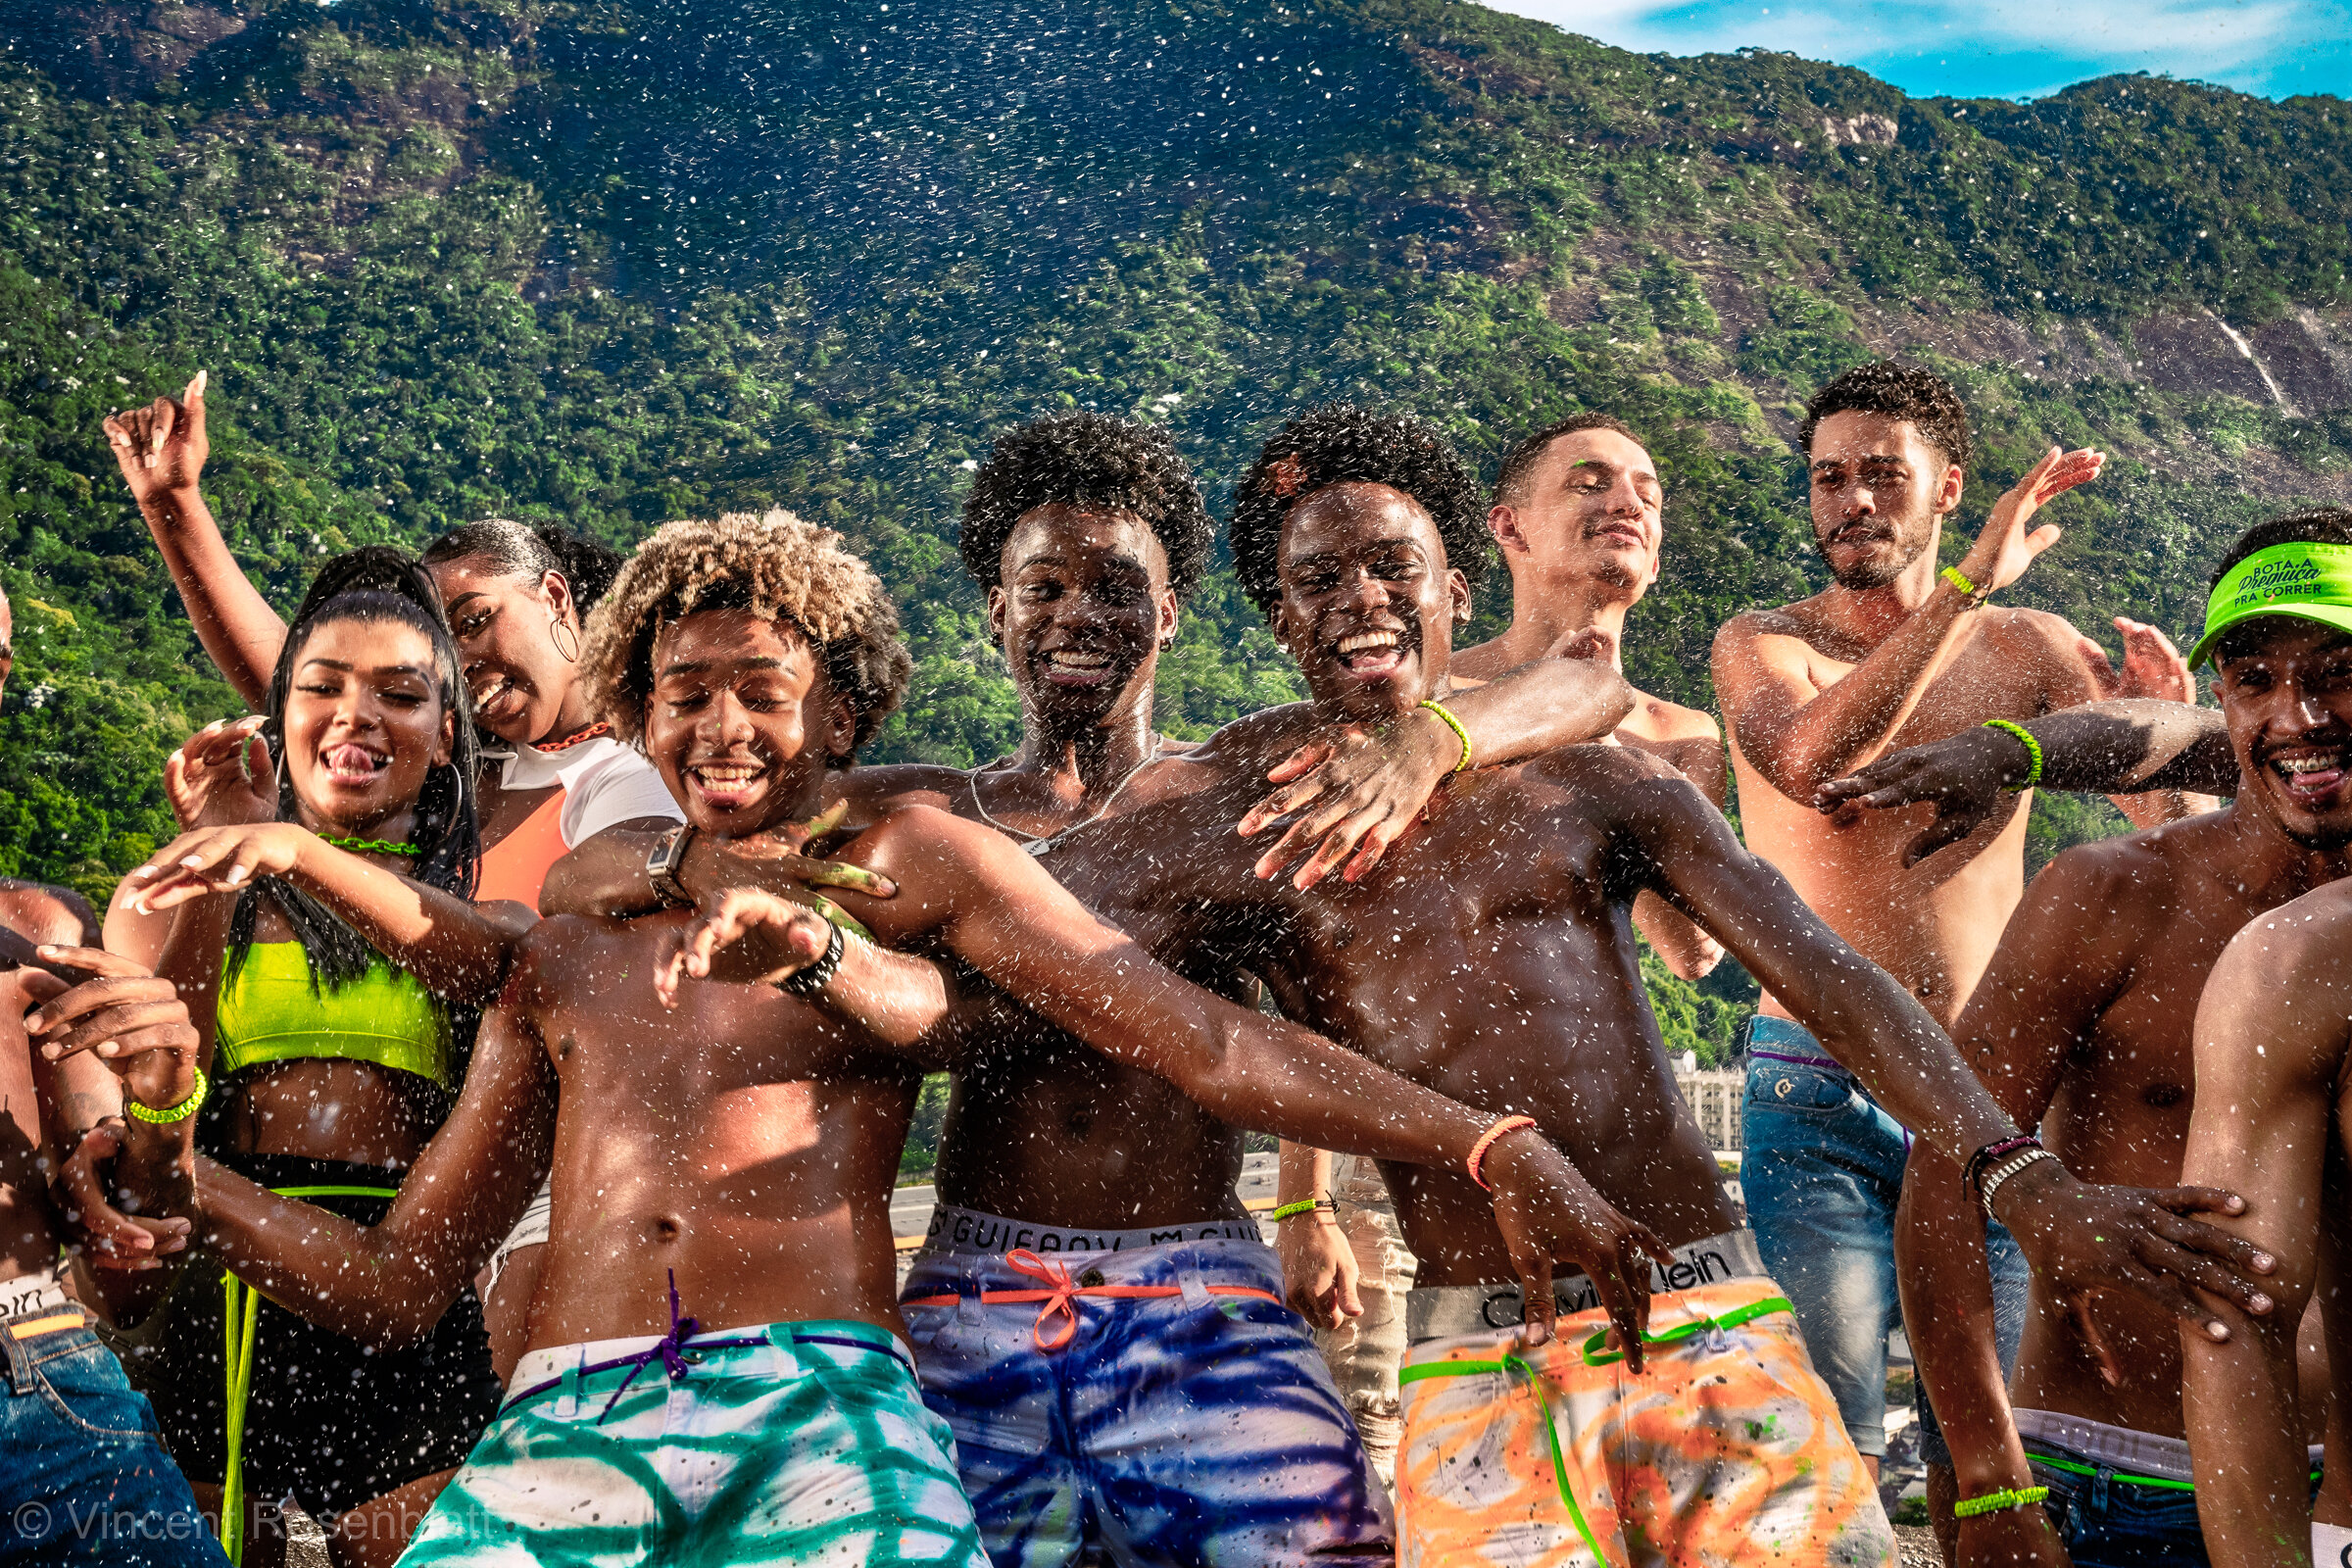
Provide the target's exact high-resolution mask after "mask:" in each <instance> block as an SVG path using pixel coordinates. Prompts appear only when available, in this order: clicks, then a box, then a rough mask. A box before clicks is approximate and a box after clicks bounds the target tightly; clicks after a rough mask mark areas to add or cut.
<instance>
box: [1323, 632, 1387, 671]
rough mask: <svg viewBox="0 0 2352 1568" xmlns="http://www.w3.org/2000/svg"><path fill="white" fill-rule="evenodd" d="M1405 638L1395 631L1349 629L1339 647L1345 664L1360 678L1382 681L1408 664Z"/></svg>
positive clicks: (1342, 663) (1342, 664)
mask: <svg viewBox="0 0 2352 1568" xmlns="http://www.w3.org/2000/svg"><path fill="white" fill-rule="evenodd" d="M1403 644H1404V639H1403V638H1401V637H1399V636H1398V635H1397V633H1396V632H1393V631H1357V632H1349V633H1348V635H1347V636H1345V637H1343V638H1341V639H1340V641H1339V646H1338V648H1337V649H1336V650H1335V651H1336V652H1337V653H1338V654H1339V656H1340V664H1341V667H1342V668H1344V669H1346V670H1347V671H1348V674H1350V675H1353V676H1354V677H1355V678H1356V679H1358V680H1381V679H1383V678H1385V677H1387V676H1390V675H1394V674H1395V673H1397V670H1398V669H1400V668H1402V667H1403V665H1404V646H1403Z"/></svg>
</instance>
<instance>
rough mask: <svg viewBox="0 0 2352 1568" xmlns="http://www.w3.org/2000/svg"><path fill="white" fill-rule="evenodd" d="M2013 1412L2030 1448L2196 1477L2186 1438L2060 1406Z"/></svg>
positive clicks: (2146, 1472) (2112, 1466)
mask: <svg viewBox="0 0 2352 1568" xmlns="http://www.w3.org/2000/svg"><path fill="white" fill-rule="evenodd" d="M2011 1413H2012V1414H2013V1415H2014V1416H2015V1417H2016V1419H2017V1435H2018V1436H2019V1437H2020V1438H2023V1439H2024V1440H2025V1444H2026V1447H2027V1449H2028V1451H2029V1454H2030V1453H2031V1451H2032V1449H2033V1447H2034V1445H2035V1444H2036V1443H2041V1444H2047V1445H2049V1446H2052V1447H2057V1448H2063V1449H2065V1450H2066V1451H2065V1452H2064V1453H2063V1454H2061V1455H2060V1457H2061V1458H2067V1459H2079V1460H2081V1461H2082V1463H2084V1464H2090V1465H2097V1466H2101V1467H2103V1468H2105V1469H2109V1470H2116V1471H2121V1472H2122V1473H2124V1474H2126V1475H2135V1476H2148V1477H2151V1478H2153V1479H2155V1480H2157V1481H2179V1482H2182V1483H2184V1484H2188V1485H2194V1484H2195V1482H2196V1479H2197V1472H2196V1469H2195V1467H2194V1466H2193V1465H2191V1464H2190V1463H2189V1460H2188V1440H2187V1439H2185V1438H2164V1437H2158V1436H2157V1435H2156V1434H2155V1433H2153V1432H2134V1431H2132V1430H2131V1428H2130V1427H2113V1426H2109V1425H2108V1424H2107V1423H2106V1422H2104V1421H2093V1420H2091V1419H2090V1418H2089V1417H2087V1416H2080V1415H2068V1414H2067V1413H2066V1412H2064V1411H2063V1410H2017V1411H2013V1412H2011ZM2320 1451H2321V1450H2320V1448H2319V1446H2317V1445H2315V1446H2313V1447H2312V1450H2311V1462H2312V1463H2313V1464H2314V1465H2315V1466H2316V1465H2317V1464H2318V1463H2319V1462H2320Z"/></svg>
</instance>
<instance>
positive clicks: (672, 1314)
mask: <svg viewBox="0 0 2352 1568" xmlns="http://www.w3.org/2000/svg"><path fill="white" fill-rule="evenodd" d="M678 1304H679V1303H678V1271H677V1270H676V1269H671V1270H670V1271H669V1332H668V1333H667V1334H664V1335H663V1336H662V1338H660V1339H658V1340H656V1341H655V1342H654V1343H653V1344H651V1345H649V1346H647V1347H646V1348H644V1349H642V1350H639V1351H638V1352H637V1353H636V1354H634V1355H620V1356H614V1357H613V1359H612V1360H610V1361H597V1362H593V1363H591V1364H590V1365H587V1366H584V1367H581V1368H579V1369H578V1370H577V1371H576V1372H571V1373H566V1374H565V1376H566V1377H583V1378H584V1377H586V1376H588V1375H589V1374H590V1373H592V1372H610V1371H613V1369H614V1368H615V1367H624V1366H625V1367H627V1368H628V1369H629V1375H628V1376H627V1377H625V1378H622V1379H621V1380H620V1387H619V1388H617V1389H614V1390H613V1397H611V1398H610V1399H607V1400H606V1401H605V1407H604V1408H603V1409H602V1410H600V1411H598V1412H597V1416H596V1424H597V1425H598V1426H602V1425H604V1423H605V1417H606V1416H609V1415H611V1414H612V1413H613V1406H614V1405H615V1404H618V1403H619V1402H620V1397H621V1396H622V1395H624V1394H626V1393H628V1392H629V1385H630V1384H632V1383H634V1382H636V1381H637V1374H638V1373H640V1372H643V1371H644V1370H645V1369H646V1368H647V1367H649V1366H652V1365H653V1364H654V1362H655V1361H657V1360H659V1361H660V1362H661V1363H662V1367H663V1368H664V1369H665V1370H666V1371H667V1372H668V1373H669V1375H670V1376H671V1377H672V1378H683V1377H684V1376H686V1374H687V1373H688V1372H689V1371H691V1370H692V1369H693V1365H694V1363H693V1362H691V1361H689V1360H688V1359H687V1358H686V1352H687V1351H688V1350H690V1349H691V1350H742V1349H750V1348H753V1347H755V1346H761V1345H766V1344H768V1343H769V1341H768V1340H767V1339H766V1337H765V1336H761V1337H759V1338H755V1339H733V1340H705V1341H703V1342H702V1343H701V1344H699V1345H697V1344H692V1343H690V1342H692V1341H693V1339H694V1337H695V1335H696V1334H698V1333H700V1332H701V1331H702V1325H701V1324H700V1323H699V1322H698V1321H697V1320H695V1319H694V1318H690V1317H680V1316H678ZM792 1342H793V1343H794V1344H795V1345H842V1346H847V1347H849V1348H852V1349H858V1350H871V1351H873V1352H874V1353H876V1354H878V1355H887V1356H889V1357H890V1358H891V1359H892V1360H893V1361H896V1362H898V1363H899V1364H900V1365H901V1366H904V1367H906V1368H907V1376H909V1377H911V1376H913V1375H914V1367H913V1365H912V1364H911V1363H909V1362H908V1361H907V1358H906V1357H905V1356H903V1355H901V1354H899V1352H898V1351H896V1350H894V1349H892V1348H890V1347H889V1346H887V1345H872V1344H868V1343H867V1342H866V1341H864V1340H856V1339H852V1338H850V1337H849V1336H847V1335H842V1334H795V1335H794V1336H793V1337H792ZM563 1383H564V1378H561V1377H557V1378H549V1379H548V1380H547V1381H546V1382H545V1383H535V1384H533V1385H531V1387H529V1388H527V1389H525V1390H523V1391H522V1392H521V1393H520V1394H516V1395H513V1396H510V1397H508V1398H507V1400H506V1401H505V1402H504V1403H502V1404H501V1405H500V1406H499V1407H498V1409H499V1413H500V1414H501V1415H504V1414H505V1413H506V1412H507V1411H509V1410H512V1409H514V1408H515V1406H516V1405H518V1404H520V1403H522V1401H523V1400H525V1399H533V1398H537V1397H539V1396H540V1395H542V1394H545V1393H547V1392H548V1390H550V1389H554V1388H560V1387H561V1386H562V1385H563Z"/></svg>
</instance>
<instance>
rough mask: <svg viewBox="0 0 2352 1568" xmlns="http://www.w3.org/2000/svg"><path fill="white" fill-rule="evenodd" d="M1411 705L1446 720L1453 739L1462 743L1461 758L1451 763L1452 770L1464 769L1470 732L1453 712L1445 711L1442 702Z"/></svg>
mask: <svg viewBox="0 0 2352 1568" xmlns="http://www.w3.org/2000/svg"><path fill="white" fill-rule="evenodd" d="M1413 706H1414V707H1416V708H1426V709H1428V710H1429V711H1431V712H1433V713H1435V714H1437V715H1438V716H1439V717H1440V718H1442V719H1444V720H1445V721H1446V728H1447V729H1449V730H1451V731H1453V736H1454V739H1456V740H1458V741H1460V742H1461V743H1462V760H1460V761H1458V762H1456V763H1454V764H1453V770H1454V771H1455V772H1456V773H1459V772H1462V771H1464V770H1466V769H1467V768H1468V767H1469V766H1470V732H1469V731H1468V730H1466V729H1464V728H1462V721H1461V720H1460V719H1458V718H1456V717H1454V716H1453V714H1451V713H1449V712H1447V711H1446V705H1445V704H1444V703H1434V702H1426V701H1425V702H1420V703H1416V704H1414V705H1413Z"/></svg>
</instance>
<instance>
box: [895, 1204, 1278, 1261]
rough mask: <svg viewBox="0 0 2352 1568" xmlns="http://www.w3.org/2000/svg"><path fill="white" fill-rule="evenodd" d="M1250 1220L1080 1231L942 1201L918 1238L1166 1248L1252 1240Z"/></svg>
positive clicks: (1002, 1245)
mask: <svg viewBox="0 0 2352 1568" xmlns="http://www.w3.org/2000/svg"><path fill="white" fill-rule="evenodd" d="M1260 1240H1262V1238H1261V1237H1260V1236H1259V1234H1258V1229H1257V1221H1255V1220H1253V1219H1199V1220H1190V1221H1187V1222H1186V1223H1184V1224H1181V1225H1154V1226H1151V1227H1149V1228H1147V1229H1143V1230H1133V1231H1098V1230H1079V1229H1072V1228H1070V1227H1067V1226H1061V1225H1039V1224H1035V1223H1033V1222H1031V1221H1029V1220H1025V1219H1006V1218H1005V1216H1004V1215H1002V1214H984V1213H982V1212H981V1211H980V1210H978V1209H976V1208H957V1207H956V1206H955V1205H954V1204H952V1203H942V1204H940V1205H939V1206H938V1207H937V1208H935V1209H933V1210H932V1211H931V1229H930V1231H929V1232H928V1234H926V1235H925V1236H924V1237H923V1250H924V1251H926V1252H987V1253H992V1254H1003V1253H1005V1252H1010V1251H1013V1250H1017V1249H1020V1248H1027V1249H1028V1250H1030V1251H1032V1252H1045V1253H1052V1252H1132V1251H1135V1250H1139V1249H1142V1248H1146V1247H1168V1246H1172V1245H1174V1244H1176V1243H1178V1242H1216V1241H1227V1242H1256V1241H1260Z"/></svg>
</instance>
